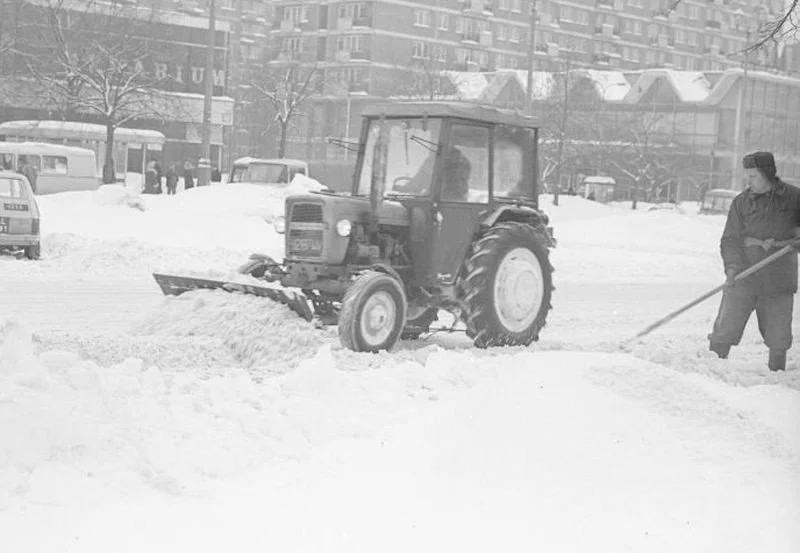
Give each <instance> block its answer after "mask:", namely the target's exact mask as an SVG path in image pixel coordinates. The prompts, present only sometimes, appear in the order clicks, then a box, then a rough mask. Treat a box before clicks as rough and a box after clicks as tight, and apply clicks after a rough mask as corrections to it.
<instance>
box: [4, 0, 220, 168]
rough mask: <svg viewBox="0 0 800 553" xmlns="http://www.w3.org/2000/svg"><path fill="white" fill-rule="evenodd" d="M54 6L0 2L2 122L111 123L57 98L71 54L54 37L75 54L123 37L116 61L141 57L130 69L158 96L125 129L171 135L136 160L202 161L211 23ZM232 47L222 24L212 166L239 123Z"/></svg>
mask: <svg viewBox="0 0 800 553" xmlns="http://www.w3.org/2000/svg"><path fill="white" fill-rule="evenodd" d="M53 6H54V4H53V3H51V2H50V3H48V2H47V1H46V0H2V3H0V9H1V10H2V11H3V13H2V14H0V27H2V30H0V36H2V37H3V39H2V40H5V44H6V48H2V47H0V90H2V94H0V122H3V121H10V120H22V119H27V120H46V119H56V120H70V121H75V122H85V123H99V124H105V121H104V120H103V116H102V114H100V113H98V110H93V109H86V108H85V106H84V107H81V105H80V102H76V103H75V107H74V109H70V108H69V107H68V106H67V105H66V104H65V103H64V102H61V101H59V100H63V98H61V99H59V98H56V97H55V96H56V95H55V94H53V91H52V89H53V88H54V87H53V86H52V85H53V84H54V83H55V82H56V81H57V79H58V78H57V77H56V75H59V74H61V73H64V68H65V67H66V64H67V62H65V61H64V60H63V59H62V58H63V57H64V55H65V51H59V48H58V46H57V41H54V40H49V38H51V37H53V36H55V34H56V33H58V34H61V35H63V37H64V40H65V41H66V43H69V44H70V45H71V47H76V48H74V50H73V51H76V52H78V51H80V49H79V48H78V47H80V45H81V44H84V47H85V44H89V43H90V42H88V41H90V40H93V41H94V43H95V44H98V43H104V44H105V43H108V44H109V45H113V44H114V39H115V38H119V40H118V44H117V47H118V48H119V49H120V51H119V54H118V56H119V60H118V61H119V62H123V61H124V62H132V60H133V59H134V58H135V64H136V67H135V68H134V69H133V70H130V69H128V71H129V73H130V74H133V73H140V74H141V75H142V76H144V77H145V78H146V80H147V82H148V83H151V84H150V85H148V86H150V87H152V91H153V93H154V95H153V98H154V100H153V106H154V109H152V110H148V109H142V115H141V116H139V117H133V118H131V119H130V120H126V121H125V122H124V124H123V126H125V127H131V128H140V129H149V130H154V131H159V132H161V133H163V134H164V135H165V136H166V142H165V144H164V146H163V149H162V151H160V152H159V153H146V152H141V153H136V154H133V155H131V156H130V158H131V159H137V158H139V157H141V156H155V157H157V158H159V161H160V162H162V163H167V164H168V163H173V162H179V163H182V162H184V161H190V162H192V163H196V160H197V159H198V158H199V157H202V156H201V152H200V149H201V142H202V139H201V137H202V121H203V93H204V82H205V78H204V77H205V65H206V64H205V60H206V51H207V42H208V19H206V18H202V17H197V16H192V15H189V14H186V13H179V12H177V11H173V10H170V9H158V10H156V9H148V8H147V7H142V6H132V7H128V8H116V7H106V6H105V5H104V4H98V3H91V2H77V1H76V2H70V3H67V4H64V7H63V8H59V9H57V10H53V8H52V7H53ZM109 6H110V5H109ZM51 14H55V15H56V16H57V23H55V22H54V20H48V17H49V16H50V15H51ZM126 32H127V33H129V34H130V36H126V37H124V39H123V38H122V37H114V34H115V33H126ZM228 43H229V28H228V26H227V23H225V22H220V24H219V25H218V26H217V32H216V35H215V56H214V69H213V71H214V72H213V100H212V113H211V123H212V127H211V143H212V160H214V161H215V162H216V163H221V161H222V158H223V145H224V143H225V142H226V135H227V134H228V132H229V129H230V128H231V126H232V124H233V111H234V110H233V106H234V101H233V100H232V99H231V98H229V97H227V92H228V89H229V86H230V85H229V80H230V72H229V59H228ZM0 44H2V43H0ZM70 63H72V62H70ZM111 70H112V69H110V68H109V71H111ZM42 76H44V80H45V81H46V82H43V77H42ZM60 84H61V83H59V85H60ZM55 88H58V87H55ZM48 89H50V90H48ZM156 93H157V94H156ZM156 96H157V99H156ZM156 103H157V105H158V108H157V109H155V105H156ZM134 147H135V145H134ZM139 147H140V148H141V145H139Z"/></svg>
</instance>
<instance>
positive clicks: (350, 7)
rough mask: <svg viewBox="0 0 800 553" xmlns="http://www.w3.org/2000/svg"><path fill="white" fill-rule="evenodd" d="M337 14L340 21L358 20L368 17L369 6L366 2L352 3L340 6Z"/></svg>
mask: <svg viewBox="0 0 800 553" xmlns="http://www.w3.org/2000/svg"><path fill="white" fill-rule="evenodd" d="M337 14H338V16H339V19H357V18H363V17H367V4H366V2H355V3H353V2H350V3H348V4H340V5H339V8H338V10H337Z"/></svg>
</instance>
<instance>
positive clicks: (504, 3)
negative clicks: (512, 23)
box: [498, 0, 511, 10]
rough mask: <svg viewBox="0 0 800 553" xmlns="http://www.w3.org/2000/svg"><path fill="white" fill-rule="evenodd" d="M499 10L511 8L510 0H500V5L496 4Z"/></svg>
mask: <svg viewBox="0 0 800 553" xmlns="http://www.w3.org/2000/svg"><path fill="white" fill-rule="evenodd" d="M498 7H499V8H500V9H501V10H508V9H510V8H511V2H510V0H500V5H499V6H498Z"/></svg>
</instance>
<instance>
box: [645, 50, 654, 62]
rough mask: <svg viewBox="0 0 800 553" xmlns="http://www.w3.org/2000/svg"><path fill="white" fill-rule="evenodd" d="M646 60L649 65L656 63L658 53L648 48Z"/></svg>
mask: <svg viewBox="0 0 800 553" xmlns="http://www.w3.org/2000/svg"><path fill="white" fill-rule="evenodd" d="M644 62H645V63H646V64H647V65H654V64H655V63H656V53H655V52H653V51H652V50H648V51H647V52H645V54H644Z"/></svg>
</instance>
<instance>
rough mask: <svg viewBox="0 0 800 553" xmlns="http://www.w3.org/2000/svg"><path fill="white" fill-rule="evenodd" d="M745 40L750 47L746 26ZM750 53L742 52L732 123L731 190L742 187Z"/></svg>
mask: <svg viewBox="0 0 800 553" xmlns="http://www.w3.org/2000/svg"><path fill="white" fill-rule="evenodd" d="M746 36H747V40H746V42H745V48H749V47H750V27H749V26H748V27H747V33H746ZM749 55H750V51H749V50H747V49H746V50H745V52H744V61H743V62H742V82H741V83H740V84H739V97H738V101H737V103H736V122H735V123H734V128H733V134H734V137H733V160H732V161H733V180H732V182H731V190H739V189H741V188H742V176H741V175H742V170H741V159H742V146H743V140H742V131H743V129H742V127H743V126H744V125H743V124H742V119H743V118H744V109H745V107H744V101H745V96H746V95H747V61H748V57H749Z"/></svg>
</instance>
